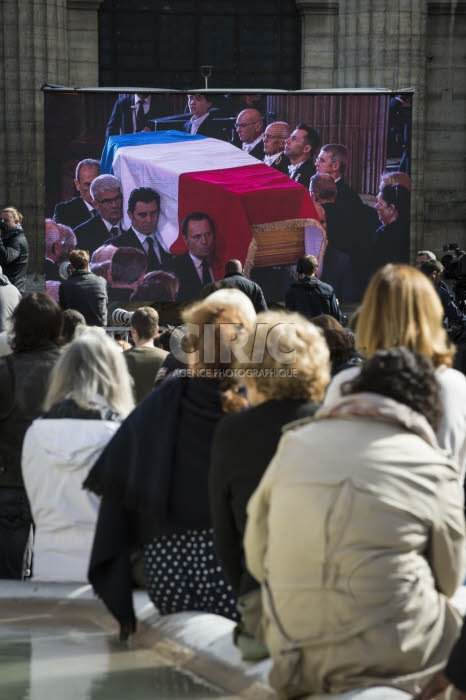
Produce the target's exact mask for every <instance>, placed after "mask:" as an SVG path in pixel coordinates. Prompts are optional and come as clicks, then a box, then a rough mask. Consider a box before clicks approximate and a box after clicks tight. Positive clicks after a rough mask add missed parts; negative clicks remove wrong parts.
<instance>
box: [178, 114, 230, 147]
mask: <svg viewBox="0 0 466 700" xmlns="http://www.w3.org/2000/svg"><path fill="white" fill-rule="evenodd" d="M220 124H221V123H220ZM220 124H219V123H218V122H217V121H216V120H215V119H214V118H213V117H212V115H210V114H209V116H208V117H206V119H204V121H203V122H202V124H201V125H200V127H199V129H198V130H197V132H196V133H197V134H201V135H202V136H210V138H213V139H220V140H221V141H228V138H227V136H226V134H225V133H224V132H223V131H222V126H221V125H220ZM183 129H184V130H185V131H186V132H187V133H188V134H190V133H191V120H188V121H187V122H185V124H184V125H183Z"/></svg>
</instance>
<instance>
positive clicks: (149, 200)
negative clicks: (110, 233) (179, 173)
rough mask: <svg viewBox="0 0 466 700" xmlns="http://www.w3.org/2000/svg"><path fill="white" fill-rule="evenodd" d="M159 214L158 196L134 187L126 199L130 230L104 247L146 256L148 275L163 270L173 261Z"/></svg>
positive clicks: (150, 191) (156, 193)
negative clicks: (130, 250)
mask: <svg viewBox="0 0 466 700" xmlns="http://www.w3.org/2000/svg"><path fill="white" fill-rule="evenodd" d="M159 214H160V195H159V193H158V192H156V191H155V190H154V189H152V187H136V188H135V189H133V190H132V191H131V194H130V195H129V199H128V216H129V219H130V221H131V226H130V228H129V229H128V230H127V231H124V232H123V233H120V234H119V235H118V236H116V237H115V238H110V239H109V240H108V241H106V243H109V244H110V245H114V246H117V247H118V248H120V247H135V248H137V249H138V250H141V251H142V252H143V253H144V254H145V255H146V256H147V271H148V272H149V271H151V270H160V268H165V267H167V266H168V265H169V263H170V262H171V261H172V260H173V255H172V254H171V253H170V251H169V250H168V248H167V246H166V244H165V242H164V240H163V238H162V235H161V233H160V231H159V230H158V228H157V223H158V220H159Z"/></svg>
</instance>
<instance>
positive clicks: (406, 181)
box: [379, 171, 411, 192]
mask: <svg viewBox="0 0 466 700" xmlns="http://www.w3.org/2000/svg"><path fill="white" fill-rule="evenodd" d="M385 185H402V187H404V188H406V189H407V190H408V192H411V178H410V177H409V175H408V174H407V173H402V172H399V171H395V172H387V173H382V175H381V176H380V185H379V190H382V189H383V188H384V187H385Z"/></svg>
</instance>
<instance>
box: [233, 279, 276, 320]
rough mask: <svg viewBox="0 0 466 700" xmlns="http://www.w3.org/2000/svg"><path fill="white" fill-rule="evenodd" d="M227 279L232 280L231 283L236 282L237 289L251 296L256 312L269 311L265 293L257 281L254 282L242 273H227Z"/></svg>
mask: <svg viewBox="0 0 466 700" xmlns="http://www.w3.org/2000/svg"><path fill="white" fill-rule="evenodd" d="M225 279H226V280H228V282H231V284H234V286H235V287H236V289H239V290H240V292H243V294H246V296H247V297H249V298H250V300H251V301H252V303H253V304H254V308H255V310H256V313H259V311H267V303H266V301H265V298H264V293H263V291H262V289H261V288H260V287H259V285H258V284H257V282H253V280H250V279H248V278H247V277H246V276H245V275H242V274H231V275H225Z"/></svg>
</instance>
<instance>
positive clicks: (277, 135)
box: [264, 122, 291, 156]
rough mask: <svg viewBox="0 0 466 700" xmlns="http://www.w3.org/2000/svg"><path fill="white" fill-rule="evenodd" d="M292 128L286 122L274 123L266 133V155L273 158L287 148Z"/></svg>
mask: <svg viewBox="0 0 466 700" xmlns="http://www.w3.org/2000/svg"><path fill="white" fill-rule="evenodd" d="M290 134H291V127H290V125H289V124H287V123H286V122H272V124H269V125H268V127H267V128H266V130H265V132H264V153H265V154H266V155H267V156H273V155H275V154H277V153H282V152H283V149H284V148H285V139H287V138H289V136H290Z"/></svg>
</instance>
